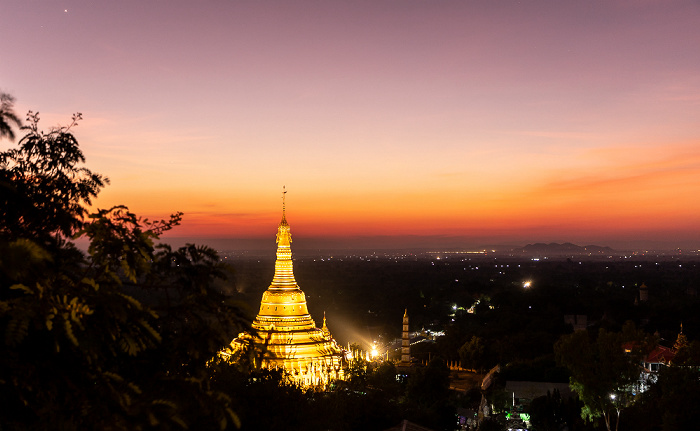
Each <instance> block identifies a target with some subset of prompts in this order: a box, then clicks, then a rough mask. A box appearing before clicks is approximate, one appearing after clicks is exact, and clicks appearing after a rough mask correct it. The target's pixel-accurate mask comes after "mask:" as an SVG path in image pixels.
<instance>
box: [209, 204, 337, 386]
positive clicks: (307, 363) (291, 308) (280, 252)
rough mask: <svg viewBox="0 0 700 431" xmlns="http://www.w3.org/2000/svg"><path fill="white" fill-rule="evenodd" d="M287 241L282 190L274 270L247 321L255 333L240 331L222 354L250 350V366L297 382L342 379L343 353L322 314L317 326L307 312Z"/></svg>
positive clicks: (289, 239) (231, 355)
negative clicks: (255, 312) (281, 373)
mask: <svg viewBox="0 0 700 431" xmlns="http://www.w3.org/2000/svg"><path fill="white" fill-rule="evenodd" d="M284 193H286V191H285V192H284ZM291 243H292V235H291V233H290V229H289V224H288V223H287V219H286V216H285V208H284V194H283V203H282V221H281V222H280V224H279V226H278V227H277V260H276V261H275V275H274V277H273V278H272V283H271V284H270V286H269V287H268V288H267V290H266V291H265V293H263V296H262V300H261V301H260V311H259V312H258V315H257V317H256V318H255V320H253V324H252V327H253V329H254V330H255V331H256V332H257V335H253V334H249V333H245V332H244V333H241V334H239V335H238V338H236V339H234V340H233V341H232V342H231V346H230V349H227V351H224V352H222V356H223V357H224V358H228V359H229V360H233V358H235V357H236V354H237V353H238V354H240V353H243V352H249V353H252V356H253V361H254V365H255V367H259V368H267V369H281V370H284V371H285V372H286V373H287V375H288V376H289V377H290V378H291V380H292V381H293V382H295V383H298V384H300V385H302V386H320V387H325V386H326V385H327V384H328V383H329V382H330V381H331V380H337V379H340V380H342V379H343V378H344V372H343V367H342V360H343V358H344V353H343V351H342V350H341V349H340V347H338V344H337V343H336V342H335V340H334V339H333V338H332V336H331V333H330V331H329V330H328V327H327V326H326V316H325V313H324V316H323V328H317V327H316V323H315V322H314V320H313V319H312V318H311V315H310V314H309V311H308V309H307V307H306V296H305V295H304V292H302V290H301V288H300V287H299V285H298V284H297V282H296V280H295V279H294V273H293V272H292V250H291Z"/></svg>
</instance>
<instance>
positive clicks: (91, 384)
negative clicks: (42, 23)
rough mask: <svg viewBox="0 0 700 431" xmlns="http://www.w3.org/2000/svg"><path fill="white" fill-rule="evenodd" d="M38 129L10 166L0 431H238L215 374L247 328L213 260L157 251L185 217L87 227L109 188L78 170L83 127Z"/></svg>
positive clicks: (107, 215)
mask: <svg viewBox="0 0 700 431" xmlns="http://www.w3.org/2000/svg"><path fill="white" fill-rule="evenodd" d="M29 118H30V125H29V126H28V127H26V128H25V130H27V131H28V133H27V135H26V136H24V137H23V138H22V139H21V140H20V142H19V148H18V149H12V150H8V151H5V152H2V153H0V186H2V192H3V193H2V194H1V195H0V196H2V198H1V199H2V202H0V403H2V405H3V408H2V409H0V427H2V428H3V429H144V428H157V429H186V428H191V429H225V428H227V427H230V426H231V425H236V426H240V421H239V419H238V416H237V415H236V413H235V412H234V411H233V406H234V400H233V399H232V398H231V396H230V395H228V394H226V393H225V392H223V391H222V390H217V389H215V388H213V387H212V379H211V377H212V375H213V374H214V373H215V372H216V367H210V366H208V362H209V360H210V359H211V358H212V357H214V355H215V354H216V352H217V351H218V350H220V349H221V348H223V347H224V346H225V345H227V344H228V342H230V340H231V339H233V337H235V335H236V334H237V333H238V332H240V331H242V330H245V329H247V327H246V325H245V324H244V321H243V319H242V317H241V316H242V314H241V312H240V310H239V309H238V307H237V304H235V303H233V302H231V301H230V300H229V299H227V298H225V297H223V295H222V294H221V292H220V291H219V290H218V289H217V287H216V284H215V282H217V281H219V280H223V279H224V278H225V275H226V268H225V267H224V265H223V264H222V263H221V261H220V259H219V258H218V256H217V255H216V252H215V251H214V250H212V249H210V248H208V247H201V246H200V247H197V246H194V245H187V246H186V247H183V248H180V249H177V250H172V249H170V248H169V247H167V246H158V245H155V241H157V240H158V239H159V236H160V235H161V234H162V233H163V232H166V231H168V230H170V229H172V228H174V227H175V226H177V225H178V224H179V223H180V220H181V216H182V214H181V213H175V214H173V215H172V216H171V217H170V218H169V219H167V220H156V221H149V220H147V219H142V218H140V217H138V216H136V215H135V214H133V213H131V212H130V211H129V210H128V208H126V207H124V206H115V207H113V208H111V209H107V210H97V211H96V212H95V213H93V214H89V215H88V208H87V205H89V204H90V200H91V198H94V197H95V196H97V194H98V192H99V190H100V189H101V188H102V187H103V186H104V184H105V183H106V182H107V179H106V178H104V177H102V176H101V175H99V174H94V173H92V172H91V171H90V170H88V169H87V168H85V167H84V166H82V163H83V162H84V156H83V154H82V152H81V151H80V149H79V147H78V142H77V140H76V139H75V137H74V136H73V135H72V133H70V130H71V128H72V127H74V126H75V125H76V124H77V121H78V120H79V119H80V118H81V116H80V114H76V115H75V116H74V117H73V122H72V123H71V125H69V126H68V127H60V128H57V129H53V130H51V131H50V132H49V133H43V132H41V131H39V129H38V115H36V114H32V113H30V115H29ZM74 237H84V238H86V239H87V240H88V241H89V247H88V250H87V254H84V253H83V252H81V251H79V250H78V249H77V248H76V247H75V246H74V245H73V243H72V239H73V238H74Z"/></svg>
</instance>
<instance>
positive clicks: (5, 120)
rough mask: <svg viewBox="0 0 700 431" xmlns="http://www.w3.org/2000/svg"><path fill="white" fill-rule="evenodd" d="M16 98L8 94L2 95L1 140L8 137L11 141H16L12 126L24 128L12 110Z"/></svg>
mask: <svg viewBox="0 0 700 431" xmlns="http://www.w3.org/2000/svg"><path fill="white" fill-rule="evenodd" d="M14 103H15V98H14V97H12V96H10V95H9V94H6V93H0V138H2V137H4V136H7V138H8V139H9V140H11V141H14V140H15V132H14V131H13V130H12V125H13V124H14V125H16V126H17V127H22V122H21V121H20V119H19V117H18V116H17V115H16V114H15V112H14V111H13V110H12V105H14Z"/></svg>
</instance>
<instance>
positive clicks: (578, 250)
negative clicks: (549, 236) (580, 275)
mask: <svg viewBox="0 0 700 431" xmlns="http://www.w3.org/2000/svg"><path fill="white" fill-rule="evenodd" d="M513 252H515V253H522V254H527V255H532V254H540V255H549V256H556V255H592V254H601V255H606V254H613V253H615V250H613V249H612V248H610V247H603V246H599V245H583V246H581V245H576V244H572V243H570V242H565V243H564V244H558V243H556V242H552V243H549V244H545V243H542V242H538V243H535V244H528V245H526V246H525V247H521V248H516V249H514V250H513Z"/></svg>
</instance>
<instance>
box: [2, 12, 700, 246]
mask: <svg viewBox="0 0 700 431" xmlns="http://www.w3.org/2000/svg"><path fill="white" fill-rule="evenodd" d="M0 17H2V21H1V22H2V25H1V26H0V35H1V36H2V39H3V41H4V42H5V43H4V44H3V49H2V52H3V54H2V58H1V59H0V91H4V92H8V93H10V94H12V95H14V96H15V97H16V98H17V106H16V108H17V112H18V113H20V114H23V113H24V112H26V111H27V110H29V109H32V110H34V111H40V112H41V114H42V115H41V117H42V124H43V126H44V127H45V128H48V127H50V126H52V125H56V124H65V123H67V122H68V121H69V119H70V115H71V113H73V112H76V111H80V112H82V113H83V114H84V117H85V120H84V121H83V122H82V123H81V124H80V126H79V128H78V129H76V135H77V137H78V139H79V141H80V142H81V145H82V146H83V149H84V151H85V153H86V156H87V158H88V166H89V167H90V168H91V169H93V170H95V171H98V172H100V173H104V174H106V175H107V176H109V177H110V178H111V180H112V185H110V186H109V187H108V188H107V189H105V191H104V192H103V194H102V195H101V197H100V199H99V200H98V202H97V205H98V206H100V207H108V206H111V205H115V204H126V205H128V206H129V207H130V208H131V209H132V210H134V211H136V212H137V213H140V214H143V215H145V216H149V217H166V216H167V215H168V214H169V213H171V212H174V211H178V210H181V211H184V212H185V219H184V223H183V226H182V227H181V228H180V229H179V231H178V232H179V234H182V235H183V236H202V237H232V238H237V237H238V238H242V237H245V238H250V237H259V236H262V237H265V238H267V237H268V236H269V237H271V238H274V232H275V227H276V223H277V221H278V219H279V211H280V200H279V196H280V193H281V187H282V185H286V186H287V188H288V190H289V191H290V193H289V194H288V216H289V221H290V223H291V224H292V228H293V230H294V232H295V234H297V235H301V236H307V237H332V238H336V237H338V238H342V237H346V236H363V235H366V236H372V235H389V236H394V235H409V234H410V235H417V236H418V237H420V236H431V238H435V237H438V238H439V237H449V238H463V239H464V242H465V244H472V245H476V244H479V243H484V242H486V243H490V242H494V241H497V242H507V243H513V242H515V243H526V242H536V241H546V242H549V241H558V242H563V241H572V242H577V243H593V242H595V243H599V244H602V245H611V246H618V247H620V246H626V245H629V244H634V245H644V244H659V243H663V244H668V245H669V246H683V247H694V248H700V232H699V231H698V225H699V222H700V216H699V214H700V199H697V198H694V197H695V196H700V140H699V138H700V127H699V126H698V125H699V124H700V48H699V47H700V2H698V1H672V0H671V1H644V0H634V1H614V0H613V1H562V0H559V1H539V0H531V1H525V0H524V1H522V2H517V1H497V0H496V1H465V0H463V1H411V0H403V1H377V0H375V1H343V2H341V1H327V0H326V1H291V2H290V1H284V2H261V1H187V2H183V1H118V2H103V1H94V2H88V1H85V2H79V1H63V2H61V1H26V0H23V1H15V0H3V2H2V3H0ZM10 145H12V144H11V143H9V142H7V141H0V147H1V148H7V147H8V146H10Z"/></svg>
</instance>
